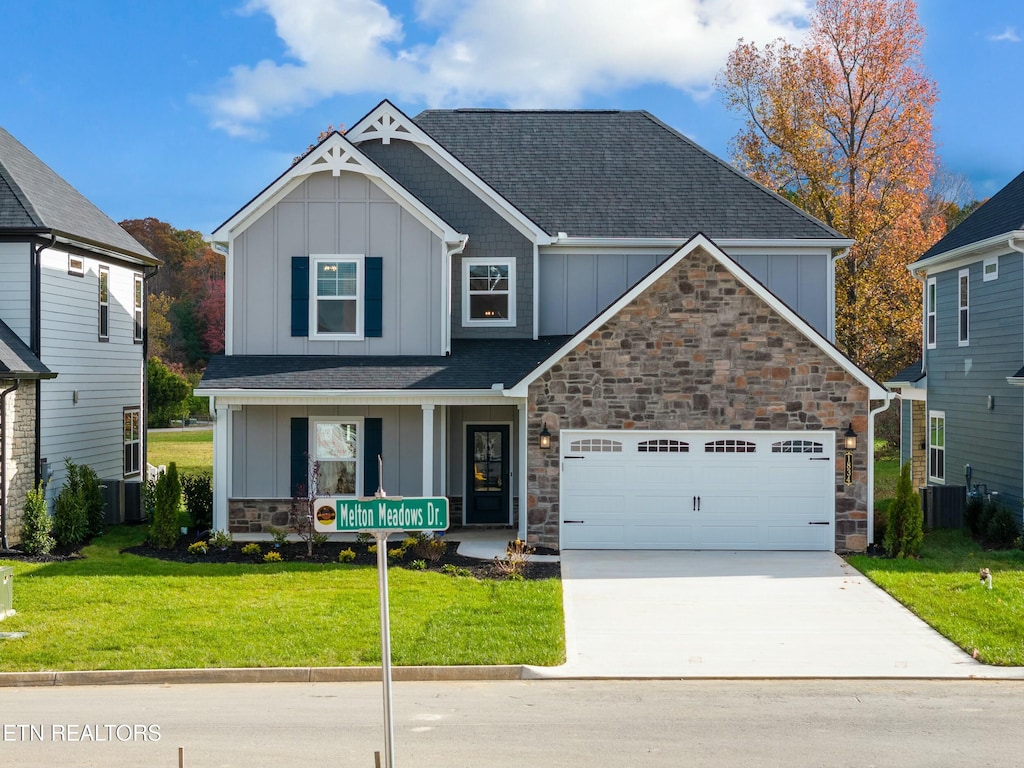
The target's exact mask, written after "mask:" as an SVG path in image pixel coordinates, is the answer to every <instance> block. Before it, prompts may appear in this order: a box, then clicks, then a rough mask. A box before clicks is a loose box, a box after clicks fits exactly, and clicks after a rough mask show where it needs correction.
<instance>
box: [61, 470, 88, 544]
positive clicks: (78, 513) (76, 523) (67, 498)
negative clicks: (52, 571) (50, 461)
mask: <svg viewBox="0 0 1024 768" xmlns="http://www.w3.org/2000/svg"><path fill="white" fill-rule="evenodd" d="M64 467H65V471H66V477H65V479H64V487H63V488H61V489H60V493H58V494H57V500H56V501H55V502H54V505H53V537H54V538H55V539H56V540H57V543H58V544H61V545H63V546H68V547H73V546H76V545H78V544H81V543H82V542H83V541H85V540H86V539H87V538H88V536H89V509H88V507H87V506H86V500H85V492H84V491H83V489H82V479H81V475H80V473H79V471H78V465H77V464H75V463H74V462H73V461H72V460H71V459H70V458H66V459H64Z"/></svg>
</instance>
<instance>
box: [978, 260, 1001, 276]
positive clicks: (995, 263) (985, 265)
mask: <svg viewBox="0 0 1024 768" xmlns="http://www.w3.org/2000/svg"><path fill="white" fill-rule="evenodd" d="M989 267H995V269H993V270H991V271H989ZM981 279H982V281H983V282H986V283H987V282H988V281H989V280H998V279H999V257H998V256H987V257H985V260H984V261H983V262H982V265H981Z"/></svg>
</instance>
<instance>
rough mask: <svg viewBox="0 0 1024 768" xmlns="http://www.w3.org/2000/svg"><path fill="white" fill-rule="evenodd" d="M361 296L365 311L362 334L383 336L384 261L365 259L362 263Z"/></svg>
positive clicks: (380, 259) (375, 258)
mask: <svg viewBox="0 0 1024 768" xmlns="http://www.w3.org/2000/svg"><path fill="white" fill-rule="evenodd" d="M363 269H364V270H365V271H364V274H363V295H364V298H365V301H366V309H365V312H364V314H363V333H364V334H365V335H366V336H367V337H376V338H379V337H381V336H383V335H384V259H382V258H380V257H379V256H372V257H367V258H366V259H365V260H364V263H363Z"/></svg>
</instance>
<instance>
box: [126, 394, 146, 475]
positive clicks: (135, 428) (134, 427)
mask: <svg viewBox="0 0 1024 768" xmlns="http://www.w3.org/2000/svg"><path fill="white" fill-rule="evenodd" d="M141 412H142V411H141V409H140V408H125V409H124V417H123V419H124V474H125V476H126V477H127V476H129V475H137V474H139V472H141V471H142V437H141V431H140V429H139V415H140V413H141Z"/></svg>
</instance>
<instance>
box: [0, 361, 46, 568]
mask: <svg viewBox="0 0 1024 768" xmlns="http://www.w3.org/2000/svg"><path fill="white" fill-rule="evenodd" d="M17 389H18V380H17V379H15V380H14V384H12V385H11V386H9V387H8V388H7V389H5V390H4V391H3V392H0V549H7V548H8V544H7V396H8V395H9V394H11V393H12V392H14V391H15V390H17ZM36 389H38V387H37V388H36Z"/></svg>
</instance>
